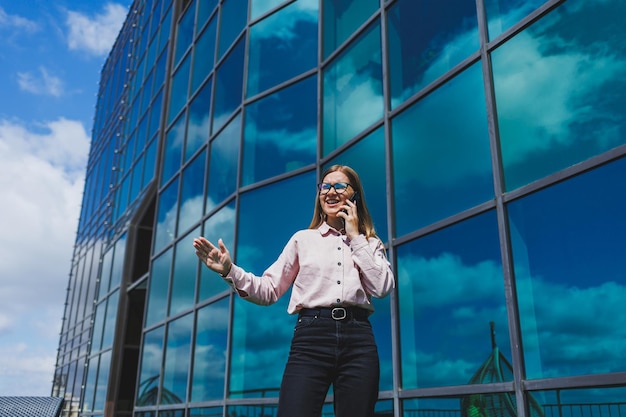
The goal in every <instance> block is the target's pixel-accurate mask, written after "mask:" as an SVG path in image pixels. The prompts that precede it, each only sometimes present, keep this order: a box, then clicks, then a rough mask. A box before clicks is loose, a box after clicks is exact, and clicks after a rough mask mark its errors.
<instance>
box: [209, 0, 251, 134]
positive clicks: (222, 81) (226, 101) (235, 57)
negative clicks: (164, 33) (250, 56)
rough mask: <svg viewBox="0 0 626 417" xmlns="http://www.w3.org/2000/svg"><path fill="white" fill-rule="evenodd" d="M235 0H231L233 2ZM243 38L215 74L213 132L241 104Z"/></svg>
mask: <svg viewBox="0 0 626 417" xmlns="http://www.w3.org/2000/svg"><path fill="white" fill-rule="evenodd" d="M232 1H233V0H230V2H232ZM244 51H245V42H243V40H241V41H240V42H239V43H238V44H237V46H235V48H234V49H233V50H232V51H231V52H230V54H229V55H228V56H227V57H226V59H225V60H224V63H223V64H222V65H221V66H220V67H219V68H218V70H217V75H216V76H215V101H214V103H213V127H212V130H211V131H212V132H217V131H218V130H219V129H220V128H221V127H222V126H224V123H226V120H227V119H228V117H229V116H230V115H231V114H232V113H233V112H234V111H235V109H236V108H237V107H238V106H239V105H240V104H241V100H242V94H243V53H244Z"/></svg>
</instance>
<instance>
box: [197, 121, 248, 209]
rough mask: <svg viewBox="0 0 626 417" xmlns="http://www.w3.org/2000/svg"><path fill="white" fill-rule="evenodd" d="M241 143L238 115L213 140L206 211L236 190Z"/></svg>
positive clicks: (213, 207)
mask: <svg viewBox="0 0 626 417" xmlns="http://www.w3.org/2000/svg"><path fill="white" fill-rule="evenodd" d="M240 144H241V115H238V116H237V117H235V118H234V119H233V120H232V121H231V122H230V123H229V124H228V126H226V127H225V128H224V130H222V131H221V132H220V134H219V135H218V136H217V137H216V138H215V139H214V140H213V141H212V142H211V155H210V161H209V190H208V194H207V201H206V206H205V211H206V212H210V211H211V210H213V209H215V206H216V205H218V204H219V203H221V202H222V201H223V200H224V199H225V198H227V197H228V196H230V195H231V194H232V193H234V192H235V189H236V188H237V166H238V158H239V148H240V147H241V145H240Z"/></svg>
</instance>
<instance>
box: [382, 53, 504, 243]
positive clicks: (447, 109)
mask: <svg viewBox="0 0 626 417" xmlns="http://www.w3.org/2000/svg"><path fill="white" fill-rule="evenodd" d="M487 126H488V125H487V115H486V105H485V96H484V92H483V77H482V72H481V67H480V64H475V65H473V66H472V67H470V68H469V69H467V70H465V71H464V72H463V73H461V74H460V75H458V76H457V77H455V78H454V79H453V80H451V81H450V82H449V83H448V84H446V85H444V86H443V87H442V88H440V89H439V90H436V91H435V92H433V93H432V94H430V95H428V96H427V97H425V98H424V99H422V100H421V101H418V102H417V103H416V104H414V105H413V106H412V107H410V108H408V109H407V110H405V111H403V112H402V113H400V114H399V115H398V116H396V117H394V119H393V120H392V125H391V127H392V142H393V146H392V148H393V169H394V198H395V209H396V236H401V235H403V234H406V233H409V232H412V231H414V230H417V229H419V228H421V227H424V226H427V225H429V224H431V223H433V222H435V221H438V220H442V219H444V218H446V217H448V216H451V215H453V214H456V213H458V212H460V211H462V210H465V209H469V208H471V207H473V206H476V205H478V204H481V203H484V202H485V201H488V200H489V199H492V198H493V195H494V190H493V175H492V169H491V152H490V145H489V133H488V129H487Z"/></svg>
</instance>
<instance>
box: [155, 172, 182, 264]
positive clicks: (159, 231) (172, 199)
mask: <svg viewBox="0 0 626 417" xmlns="http://www.w3.org/2000/svg"><path fill="white" fill-rule="evenodd" d="M178 182H179V179H178V178H177V179H175V180H174V181H172V183H171V184H170V185H168V186H167V188H166V189H165V190H163V191H162V192H161V194H160V195H159V208H158V214H157V224H156V225H155V228H156V230H155V232H154V234H155V237H154V246H153V250H154V252H158V251H160V250H161V249H163V247H164V246H166V245H167V244H168V243H170V242H171V241H172V240H173V239H174V237H175V236H176V213H177V212H178Z"/></svg>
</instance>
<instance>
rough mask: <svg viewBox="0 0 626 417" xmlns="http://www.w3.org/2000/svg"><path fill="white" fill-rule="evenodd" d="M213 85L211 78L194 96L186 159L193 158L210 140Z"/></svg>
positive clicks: (190, 110)
mask: <svg viewBox="0 0 626 417" xmlns="http://www.w3.org/2000/svg"><path fill="white" fill-rule="evenodd" d="M212 87H213V83H212V82H211V80H209V81H208V82H207V83H206V84H205V85H204V86H203V87H202V89H201V90H200V92H198V94H197V95H196V96H195V97H194V98H193V101H192V102H191V105H190V106H189V122H188V126H187V143H186V144H185V161H187V160H188V159H189V158H191V157H192V156H193V155H194V154H195V153H196V152H197V151H198V149H200V147H201V146H202V145H204V144H205V143H206V141H208V140H209V132H210V131H211V128H210V123H211V121H210V120H211V119H210V117H209V116H210V112H211V91H212V89H213V88H212Z"/></svg>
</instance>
